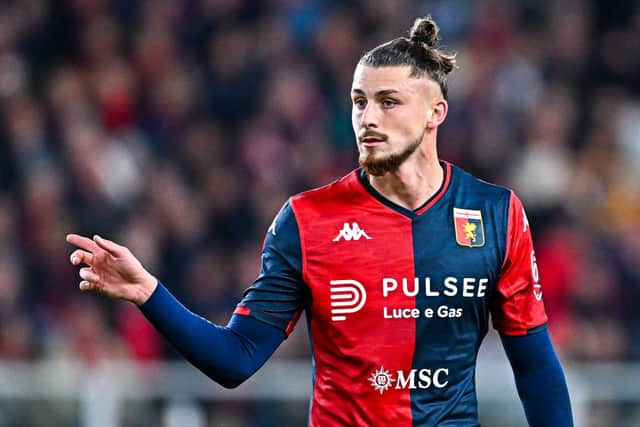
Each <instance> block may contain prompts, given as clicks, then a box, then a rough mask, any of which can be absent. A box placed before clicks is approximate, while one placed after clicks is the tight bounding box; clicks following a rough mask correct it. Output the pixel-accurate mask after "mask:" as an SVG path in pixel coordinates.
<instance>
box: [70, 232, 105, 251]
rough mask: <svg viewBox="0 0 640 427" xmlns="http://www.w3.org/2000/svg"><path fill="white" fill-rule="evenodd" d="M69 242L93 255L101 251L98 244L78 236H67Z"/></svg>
mask: <svg viewBox="0 0 640 427" xmlns="http://www.w3.org/2000/svg"><path fill="white" fill-rule="evenodd" d="M67 242H69V243H71V244H72V245H76V246H77V247H79V248H82V249H84V250H85V251H89V252H92V253H93V252H96V251H97V250H99V249H100V248H99V247H98V245H97V244H96V242H94V241H93V240H91V239H89V238H88V237H84V236H80V235H78V234H67Z"/></svg>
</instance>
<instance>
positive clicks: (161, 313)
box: [140, 283, 284, 388]
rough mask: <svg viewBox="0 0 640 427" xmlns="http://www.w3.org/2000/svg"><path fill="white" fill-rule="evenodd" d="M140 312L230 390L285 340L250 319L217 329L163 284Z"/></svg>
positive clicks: (279, 333)
mask: <svg viewBox="0 0 640 427" xmlns="http://www.w3.org/2000/svg"><path fill="white" fill-rule="evenodd" d="M140 309H141V310H142V312H143V313H144V315H145V316H146V317H147V319H149V321H151V323H153V325H154V326H155V327H156V329H157V330H158V331H160V332H161V333H162V335H164V337H165V338H166V339H167V340H169V341H170V342H171V343H172V344H173V345H174V346H175V348H176V349H178V351H179V352H180V353H181V354H182V355H183V356H184V357H185V358H186V359H187V360H188V361H189V362H191V363H192V364H193V365H194V366H196V367H197V368H198V369H200V370H201V371H202V372H204V373H205V374H206V375H207V376H208V377H209V378H211V379H213V380H215V381H216V382H218V383H220V384H221V385H222V386H224V387H227V388H232V387H237V386H238V385H240V384H241V383H242V382H243V381H244V380H246V379H247V378H249V377H250V376H251V375H253V373H254V372H255V371H257V370H258V369H259V368H260V367H261V366H262V365H263V364H264V362H266V361H267V359H268V358H269V357H270V356H271V355H272V354H273V352H274V351H275V350H276V348H278V346H279V345H280V343H281V342H282V340H283V339H284V333H283V332H282V331H281V330H279V329H277V328H275V327H274V326H271V325H268V324H266V323H263V322H261V321H259V320H256V319H255V318H253V317H249V316H238V315H234V316H233V317H232V318H231V320H230V321H229V324H228V325H227V326H224V327H223V326H218V325H215V324H213V323H211V322H209V321H208V320H206V319H204V318H202V317H200V316H198V315H197V314H194V313H192V312H191V311H189V310H188V309H187V308H186V307H185V306H184V305H182V304H180V302H178V300H176V299H175V298H174V297H173V295H171V293H169V291H168V290H167V289H166V288H165V287H164V286H163V285H162V284H161V283H160V284H158V287H157V289H156V290H155V292H154V293H153V295H151V298H149V300H148V301H147V302H145V303H144V304H142V305H141V306H140Z"/></svg>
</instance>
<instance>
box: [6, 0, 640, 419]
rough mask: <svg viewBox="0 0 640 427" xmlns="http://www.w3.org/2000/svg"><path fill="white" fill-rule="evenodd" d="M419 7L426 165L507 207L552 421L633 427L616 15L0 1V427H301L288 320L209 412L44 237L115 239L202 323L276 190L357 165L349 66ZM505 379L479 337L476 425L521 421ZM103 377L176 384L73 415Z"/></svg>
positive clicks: (627, 50)
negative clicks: (436, 62) (547, 340)
mask: <svg viewBox="0 0 640 427" xmlns="http://www.w3.org/2000/svg"><path fill="white" fill-rule="evenodd" d="M613 4H615V7H614V5H613ZM427 13H431V14H432V15H433V16H434V18H435V19H436V20H437V21H438V22H439V23H440V25H441V27H442V34H443V38H444V46H445V47H448V48H450V50H452V51H456V52H458V60H459V65H460V68H459V70H456V71H455V72H454V73H453V75H452V77H451V82H450V100H449V101H450V112H449V117H448V118H447V121H446V122H445V124H444V126H443V127H442V128H441V130H440V134H439V151H440V155H441V157H443V158H444V159H446V160H449V161H451V162H453V163H455V164H458V165H459V166H461V167H463V168H465V169H467V170H469V171H470V172H472V173H475V174H476V175H478V176H480V177H482V178H483V179H486V180H488V181H492V182H495V183H498V184H502V185H507V186H510V187H512V188H514V189H515V190H516V192H517V193H518V194H519V195H520V196H521V198H522V199H523V201H524V203H525V206H526V207H527V209H528V214H529V219H530V223H531V227H532V231H533V233H534V241H535V243H536V249H537V259H538V264H539V266H540V271H541V277H542V281H543V286H544V291H545V302H546V307H547V311H548V314H549V317H550V330H551V333H552V336H553V339H554V342H555V343H556V347H557V350H558V352H559V353H560V355H561V358H562V359H563V361H564V364H565V366H566V368H567V371H568V373H569V377H570V386H571V388H572V390H571V392H572V395H573V398H574V401H575V400H578V402H577V403H578V404H577V405H576V407H577V410H579V411H580V414H579V416H580V417H581V418H580V420H581V421H580V424H576V425H579V426H621V427H626V426H638V425H640V397H639V396H638V395H637V393H635V394H634V391H633V390H632V389H628V385H627V383H625V382H624V381H625V380H627V381H628V379H629V378H636V379H639V378H640V375H638V368H637V365H636V364H637V363H638V362H639V361H640V310H638V309H637V307H638V301H640V232H639V230H640V96H639V95H640V79H638V77H637V76H638V75H640V55H637V52H639V51H640V3H639V2H638V1H631V0H616V1H615V2H610V1H604V0H591V1H587V0H582V1H580V0H555V1H550V0H549V1H546V0H545V1H538V2H531V1H526V0H516V1H506V0H486V1H480V0H478V1H473V0H433V1H427V0H415V1H410V0H394V1H387V0H342V1H339V0H326V1H321V0H304V1H302V0H301V1H295V0H264V1H253V0H153V1H151V0H147V1H144V0H138V1H135V0H111V1H109V0H60V1H53V0H50V1H47V0H4V1H2V2H0V372H1V373H2V375H0V427H5V426H20V427H29V426H34V427H39V426H50V425H60V426H67V425H68V426H82V427H89V426H91V427H98V426H104V427H107V426H108V427H113V426H115V425H121V426H127V427H128V426H166V427H170V426H174V425H180V426H184V425H193V426H196V427H197V426H205V425H207V426H227V427H228V426H251V427H253V426H257V427H268V426H271V425H274V426H275V425H277V426H289V425H302V424H301V423H304V420H305V419H306V418H305V417H306V415H305V414H306V409H307V406H306V405H307V396H308V387H307V384H308V382H307V383H305V381H308V380H309V378H308V375H309V374H308V367H309V349H308V345H307V344H306V331H304V323H303V322H301V324H300V326H299V327H298V330H297V331H296V333H294V335H292V337H291V338H290V339H289V340H287V342H286V343H285V345H283V347H282V348H280V349H279V350H278V352H277V355H276V360H275V361H274V363H272V364H270V365H269V366H268V369H267V371H266V372H265V373H261V374H259V377H258V378H256V379H255V384H258V385H260V384H263V385H260V386H258V385H256V386H254V385H252V384H251V383H250V384H248V385H247V386H243V387H245V388H243V387H241V388H240V389H238V391H235V392H234V393H232V394H229V395H228V396H227V397H222V395H220V394H219V393H218V392H216V391H215V390H217V386H216V385H215V384H213V383H211V382H208V381H206V378H205V377H204V376H202V375H201V374H199V373H198V372H196V371H195V370H194V369H192V368H191V369H187V370H186V371H185V370H184V366H183V365H182V364H180V363H179V362H176V361H177V360H179V358H178V357H177V355H176V354H175V353H174V352H173V350H172V349H170V348H168V347H167V345H166V343H165V342H164V341H163V340H162V339H161V338H160V337H159V336H158V335H157V334H156V333H155V332H154V331H153V330H152V328H151V327H150V326H149V324H148V323H146V321H145V320H144V318H143V317H142V316H141V315H140V313H139V312H138V311H137V309H136V308H135V307H133V306H130V305H126V304H122V303H119V302H114V301H107V300H105V299H101V298H99V297H96V296H90V295H80V293H79V291H78V290H77V286H76V285H77V282H78V279H77V272H76V269H74V268H72V267H71V265H70V264H69V263H68V255H69V253H70V247H69V246H68V245H67V244H66V243H65V241H64V235H65V234H66V233H67V232H70V231H75V232H81V233H89V234H93V233H101V234H102V235H104V236H108V237H110V238H112V239H114V240H117V241H119V242H122V243H123V244H126V245H128V246H129V247H130V248H131V249H132V251H133V252H134V253H135V254H136V255H137V256H138V257H140V258H141V260H142V261H143V263H144V264H145V266H147V267H148V268H149V269H150V270H151V271H153V272H155V273H156V274H157V276H158V277H160V278H161V279H162V280H163V282H165V283H166V284H167V285H168V287H169V288H170V289H171V290H172V291H173V292H174V293H175V294H176V295H177V296H178V297H179V298H180V299H181V300H182V301H183V302H185V304H186V305H187V306H188V307H190V308H191V309H192V310H194V311H196V312H198V313H200V314H202V315H204V316H206V317H208V318H209V319H211V320H213V321H216V322H220V323H226V319H227V318H228V317H229V315H230V313H231V311H232V310H233V307H234V306H235V303H236V302H237V301H238V299H239V298H240V296H241V294H242V290H243V289H244V288H245V287H246V286H247V285H248V284H250V283H251V281H252V280H253V278H254V277H255V275H256V273H257V269H258V267H259V250H260V246H261V243H262V238H263V235H264V232H265V230H266V229H267V227H268V225H269V223H270V222H271V219H272V217H273V216H274V214H275V213H276V212H277V210H278V209H279V207H280V206H281V205H282V203H284V201H285V200H286V198H287V197H288V196H289V195H290V194H293V193H295V192H298V191H302V190H305V189H308V188H311V187H314V186H319V185H323V184H325V183H327V182H330V181H332V180H333V179H335V178H337V177H340V176H342V175H344V174H346V173H347V172H348V171H349V170H351V169H352V168H354V167H355V165H356V155H355V148H354V144H353V135H352V130H351V124H350V102H349V98H348V92H349V87H350V83H351V75H352V72H353V67H354V65H355V63H356V61H357V59H358V58H359V55H360V54H361V53H363V52H364V50H365V49H367V48H371V47H373V46H375V45H376V44H378V43H381V42H383V41H386V40H388V39H390V38H393V37H397V36H399V35H401V34H403V32H404V31H406V29H407V28H408V27H409V26H410V24H411V23H412V20H413V18H415V17H416V16H421V15H425V14H427ZM165 363H168V365H165ZM174 363H178V364H177V365H175V364H174ZM280 363H284V364H285V365H284V366H285V370H287V369H289V370H288V371H287V372H294V373H299V374H298V375H296V378H291V375H289V378H281V377H282V374H281V372H282V371H278V370H277V369H281V368H279V367H280V366H281V365H280ZM612 363H614V364H612ZM289 364H290V365H289ZM300 364H302V366H303V367H304V366H306V367H307V369H306V370H305V369H304V368H300ZM496 365H497V366H500V367H501V368H502V371H500V369H498V368H493V367H494V366H496ZM114 366H115V368H113V367H114ZM165 366H167V367H168V368H167V369H168V370H167V371H165V370H164V369H165V368H164V367H165ZM483 366H484V367H486V368H483ZM109 367H111V368H109ZM154 367H155V368H154ZM298 368H299V369H300V370H297V369H298ZM109 369H111V370H109ZM271 369H275V371H273V372H272V371H271ZM483 369H484V370H483ZM505 369H508V367H507V366H505V359H504V356H503V355H502V350H501V348H500V344H499V341H497V340H496V339H495V337H493V336H490V337H489V338H488V339H487V342H486V343H485V345H484V348H483V352H482V357H481V360H480V371H481V372H479V381H480V380H482V381H485V380H486V381H487V383H488V384H493V383H495V384H493V385H489V386H487V388H486V390H487V391H486V393H485V392H483V389H482V387H481V389H480V397H481V414H482V417H483V419H484V420H486V421H485V423H486V425H491V426H498V425H500V423H503V425H510V426H514V425H516V423H518V422H520V423H522V419H523V417H522V414H521V409H519V407H518V406H517V400H515V399H516V397H515V395H514V392H513V388H507V389H504V390H503V389H500V388H499V387H495V385H496V384H498V385H502V384H503V383H504V382H507V383H509V381H511V379H510V377H508V371H505ZM105 370H106V371H105ZM104 372H108V373H107V374H105V373H104ZM118 372H119V373H120V374H118ZM123 372H124V373H127V372H132V373H131V376H130V377H129V379H130V378H139V376H145V375H146V378H152V379H153V378H156V377H160V378H162V377H163V376H164V377H165V378H169V379H173V380H175V381H171V382H166V381H168V380H166V379H165V380H164V381H165V385H164V386H161V385H157V389H156V388H154V387H155V386H154V387H150V388H144V387H143V385H140V384H139V386H140V388H132V389H131V390H139V393H140V394H139V395H138V398H135V396H136V395H135V394H134V395H126V396H125V399H124V400H122V401H121V400H117V399H116V400H113V402H116V404H113V405H111V406H109V404H108V402H107V403H106V404H104V408H102V409H100V408H97V409H96V405H98V406H100V405H99V402H100V401H101V399H103V400H104V401H107V400H108V399H109V398H113V399H115V398H114V397H113V395H112V394H109V393H115V392H114V391H113V390H116V391H117V390H118V387H122V385H123V384H127V383H126V382H124V383H123V382H122V381H120V380H118V378H121V377H123V376H122V373H123ZM158 372H160V373H158ZM279 372H280V376H278V373H279ZM492 372H503V373H502V374H497V373H496V374H495V375H496V376H497V378H506V379H505V380H504V381H502V380H500V381H498V380H496V381H491V378H490V377H487V375H490V374H491V373H492ZM34 373H36V374H37V375H36V374H34ZM269 375H272V376H271V377H270V376H269ZM298 376H300V377H302V378H298ZM123 378H125V379H127V376H126V375H125V376H124V377H123ZM180 378H189V379H191V380H190V381H186V382H185V381H182V382H181V381H180ZM198 378H199V379H198ZM278 378H279V379H278ZM604 379H608V380H606V381H605V380H604ZM149 381H152V380H149ZM157 381H160V380H157ZM300 381H302V382H300ZM482 381H480V383H481V385H482ZM618 381H619V382H618ZM140 382H141V384H143V383H144V381H143V380H142V379H140ZM82 384H84V386H82ZM96 384H97V385H96ZM152 384H156V383H153V382H152ZM189 384H191V386H189ZM271 384H273V387H269V386H270V385H271ZM292 384H293V385H292ZM209 387H210V388H209ZM261 387H267V389H269V390H271V389H272V390H271V391H269V393H271V394H269V395H272V396H273V401H271V400H269V399H265V398H264V393H265V389H264V388H261ZM172 388H173V389H174V391H171V390H172ZM288 388H290V390H289V391H288ZM38 390H40V392H38ZM154 390H156V394H154ZM243 390H244V391H243ZM256 390H258V391H256ZM291 390H293V391H295V393H292V392H291ZM501 390H502V391H501ZM260 393H262V394H260ZM110 396H111V397H110ZM118 396H120V397H121V395H118ZM504 399H507V400H509V399H510V400H509V401H510V402H511V403H510V406H508V407H509V408H513V409H508V410H506V409H505V408H506V406H504V405H502V404H501V403H500V402H502V401H504ZM275 401H277V403H275ZM265 402H266V403H265ZM492 402H493V403H492ZM34 404H37V406H36V407H37V409H36V410H35V411H34V410H33V406H34ZM122 405H124V406H122ZM105 408H107V409H105ZM108 408H115V409H113V411H115V412H113V413H112V414H111V415H109V413H108V412H102V413H101V412H97V413H96V412H94V411H100V410H102V411H108V410H109V409H108ZM123 408H124V409H123ZM510 411H511V412H510ZM96 414H98V415H96ZM114 414H115V415H114ZM118 414H119V415H118ZM512 414H515V415H512ZM501 417H502V418H501ZM52 420H54V421H52ZM188 420H191V421H188ZM300 420H302V421H300ZM513 420H520V421H513ZM110 423H111V424H110ZM114 423H115V424H114Z"/></svg>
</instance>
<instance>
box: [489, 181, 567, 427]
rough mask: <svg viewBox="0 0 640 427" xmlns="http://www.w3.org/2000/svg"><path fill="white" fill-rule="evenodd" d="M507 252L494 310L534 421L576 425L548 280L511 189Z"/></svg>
mask: <svg viewBox="0 0 640 427" xmlns="http://www.w3.org/2000/svg"><path fill="white" fill-rule="evenodd" d="M507 212H508V214H507V215H508V219H507V227H506V245H505V246H506V253H505V258H504V262H503V265H502V270H501V272H500V279H499V281H498V284H497V286H496V291H495V293H494V295H493V300H492V309H491V314H492V317H493V325H494V327H495V328H496V329H497V330H498V332H500V339H501V340H502V345H503V346H504V349H505V352H506V353H507V357H508V358H509V361H510V362H511V367H512V369H513V373H514V376H515V381H516V387H517V389H518V394H519V396H520V400H521V401H522V406H523V408H524V412H525V415H526V417H527V421H528V422H529V426H530V427H571V426H573V420H572V417H571V402H570V400H569V392H568V389H567V382H566V380H565V378H564V373H563V372H562V367H561V366H560V362H559V360H558V356H556V353H555V351H554V349H553V344H552V343H551V339H550V337H549V332H548V330H547V320H548V319H547V315H546V313H545V310H544V303H543V301H542V285H541V284H540V277H539V273H538V266H537V264H536V257H535V252H534V250H533V241H532V239H531V230H530V229H529V222H528V220H527V217H526V214H525V212H524V208H523V207H522V203H521V202H520V199H518V197H517V196H516V195H515V194H513V193H511V196H510V200H509V207H508V211H507Z"/></svg>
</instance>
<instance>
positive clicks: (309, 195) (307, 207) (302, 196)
mask: <svg viewBox="0 0 640 427" xmlns="http://www.w3.org/2000/svg"><path fill="white" fill-rule="evenodd" d="M359 185H361V184H360V183H359V177H358V169H356V170H353V171H351V172H350V173H349V174H347V175H345V176H343V177H342V178H340V179H337V180H335V181H333V182H332V183H330V184H327V185H324V186H322V187H318V188H314V189H312V190H308V191H304V192H302V193H299V194H296V195H294V196H292V197H291V198H290V199H289V201H288V203H289V204H290V205H291V207H292V209H293V210H294V212H296V213H301V212H305V213H306V212H314V211H318V210H321V211H323V212H327V210H329V209H332V208H334V207H336V206H337V205H340V204H345V203H350V202H352V201H353V197H354V195H355V194H357V192H356V191H354V189H355V188H356V187H357V186H359Z"/></svg>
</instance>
